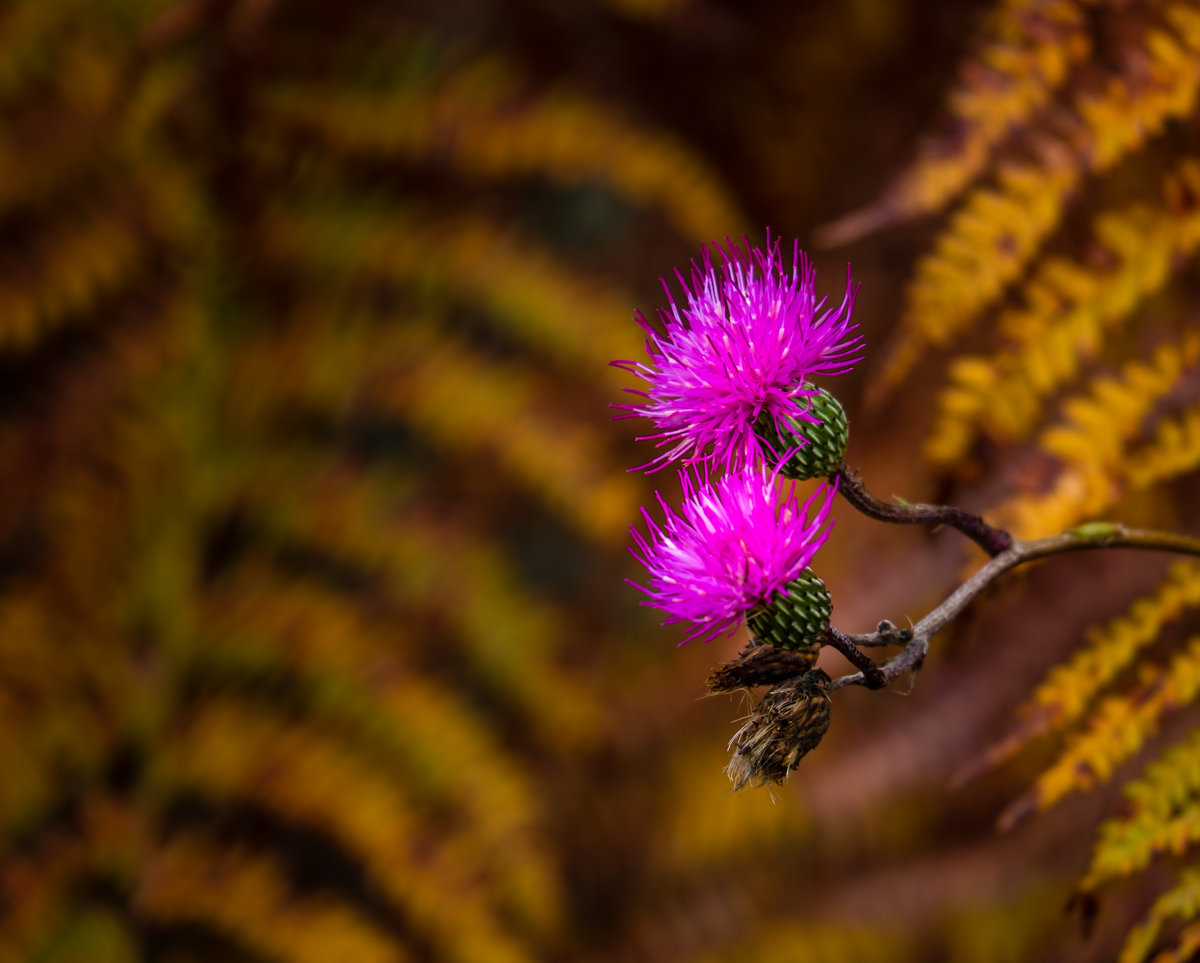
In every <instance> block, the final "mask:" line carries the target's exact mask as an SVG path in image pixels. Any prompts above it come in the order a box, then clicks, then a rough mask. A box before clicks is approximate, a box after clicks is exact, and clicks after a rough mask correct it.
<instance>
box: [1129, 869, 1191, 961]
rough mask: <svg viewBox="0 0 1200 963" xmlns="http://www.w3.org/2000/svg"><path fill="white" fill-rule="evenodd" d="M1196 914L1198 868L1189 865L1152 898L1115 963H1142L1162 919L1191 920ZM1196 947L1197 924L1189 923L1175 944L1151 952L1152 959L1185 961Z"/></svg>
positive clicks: (1155, 942) (1150, 949) (1150, 948)
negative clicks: (1189, 867)
mask: <svg viewBox="0 0 1200 963" xmlns="http://www.w3.org/2000/svg"><path fill="white" fill-rule="evenodd" d="M1198 915H1200V870H1196V869H1194V868H1193V869H1188V870H1184V872H1183V873H1181V874H1180V878H1179V882H1178V884H1176V886H1175V887H1174V888H1172V889H1171V890H1169V891H1167V892H1166V893H1164V894H1163V895H1162V896H1160V897H1159V898H1158V899H1157V900H1155V901H1154V905H1153V906H1152V907H1150V912H1149V913H1148V914H1147V915H1146V918H1145V919H1144V920H1143V921H1142V922H1141V923H1139V924H1138V925H1137V926H1135V927H1134V928H1133V929H1132V930H1130V931H1129V935H1128V936H1127V937H1126V938H1125V945H1124V946H1123V947H1122V948H1121V955H1120V957H1119V958H1118V963H1143V961H1144V960H1145V959H1146V958H1147V957H1148V956H1149V955H1150V954H1151V953H1152V952H1153V950H1154V947H1155V945H1156V944H1157V943H1158V940H1159V934H1160V933H1161V932H1162V928H1163V926H1164V925H1165V924H1166V923H1168V922H1169V921H1170V920H1172V919H1175V918H1178V919H1182V920H1184V921H1188V920H1193V919H1195V918H1196V916H1198ZM1197 948H1200V926H1189V927H1187V928H1186V929H1184V931H1183V932H1182V933H1180V934H1179V937H1178V939H1177V940H1176V945H1175V947H1174V948H1173V949H1171V950H1166V951H1164V952H1162V953H1160V954H1158V955H1157V956H1155V957H1154V963H1186V961H1187V960H1190V959H1192V958H1193V957H1192V951H1194V950H1195V949H1197Z"/></svg>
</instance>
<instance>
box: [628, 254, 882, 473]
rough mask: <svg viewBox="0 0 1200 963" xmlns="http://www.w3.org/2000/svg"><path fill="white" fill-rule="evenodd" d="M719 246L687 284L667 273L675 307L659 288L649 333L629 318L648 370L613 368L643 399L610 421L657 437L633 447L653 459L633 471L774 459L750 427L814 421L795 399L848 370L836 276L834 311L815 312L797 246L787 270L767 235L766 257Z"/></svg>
mask: <svg viewBox="0 0 1200 963" xmlns="http://www.w3.org/2000/svg"><path fill="white" fill-rule="evenodd" d="M725 243H726V247H724V248H723V247H721V246H720V245H714V246H713V247H712V248H707V247H706V248H705V249H704V251H703V254H702V262H703V264H702V266H701V265H700V264H697V263H696V262H694V261H693V262H692V269H691V275H690V283H689V282H688V281H687V280H685V279H684V277H683V275H682V274H681V273H679V272H678V271H677V272H676V277H677V278H678V280H679V284H680V286H681V287H682V288H683V291H684V294H685V298H684V303H683V305H682V306H681V305H680V304H679V303H678V302H677V301H676V300H675V298H674V297H673V296H672V294H671V290H670V287H669V286H668V285H667V283H666V281H665V280H664V281H663V288H664V290H665V291H666V294H667V301H668V305H669V307H667V308H665V309H660V310H659V312H658V317H659V321H660V328H661V330H658V329H656V328H655V327H654V326H652V325H651V324H650V323H649V322H648V321H647V320H646V318H645V317H644V316H643V315H642V314H641V313H640V312H639V313H638V314H637V320H638V323H639V324H641V326H642V328H643V330H645V332H646V336H647V340H646V353H647V354H648V355H649V358H650V360H649V362H648V363H644V362H635V361H614V362H613V364H614V365H615V366H617V367H620V368H623V369H625V370H626V371H628V372H630V373H631V374H634V375H636V376H637V377H639V378H641V379H643V380H644V381H645V382H646V389H645V390H638V389H632V388H630V389H627V390H628V391H630V392H631V393H632V394H636V395H640V396H641V397H642V398H643V399H644V400H643V401H642V402H639V403H636V404H628V405H616V406H615V407H617V408H619V409H621V410H622V411H623V414H622V415H619V416H618V417H644V418H648V419H649V420H650V421H652V422H653V423H654V426H655V428H657V429H658V430H657V431H655V432H654V433H652V434H648V435H643V436H641V437H642V438H643V439H654V440H656V441H657V443H658V447H659V448H662V449H665V450H664V451H662V452H661V453H660V454H659V455H658V456H657V457H656V458H654V459H652V460H651V461H650V462H648V463H647V464H645V465H643V466H641V467H642V468H646V469H650V470H657V469H659V468H662V467H664V466H665V465H667V464H668V463H669V462H671V461H673V460H676V459H682V460H685V461H689V462H700V461H703V462H710V463H712V464H713V465H715V466H719V467H721V468H723V469H724V470H726V471H737V470H738V469H741V468H743V467H745V466H746V465H751V464H754V463H756V462H758V461H761V460H764V459H768V460H769V459H770V458H771V457H772V456H773V454H774V452H773V451H772V450H771V449H770V448H769V447H768V448H764V446H763V444H762V442H761V441H760V439H759V438H758V437H757V435H756V433H755V430H754V426H755V422H756V421H759V419H760V418H762V417H764V416H765V417H766V418H767V419H769V420H770V422H771V423H774V424H776V425H778V426H779V427H780V428H785V427H787V425H788V423H787V422H786V421H785V420H784V419H785V418H792V419H796V420H799V421H809V422H815V420H816V419H815V418H814V416H813V415H812V414H810V413H809V411H808V410H807V409H808V407H809V405H808V400H807V399H808V398H809V397H810V396H812V395H813V394H814V393H815V391H816V389H815V388H814V387H813V386H812V385H809V384H806V382H807V381H808V380H809V379H810V378H812V377H814V376H818V375H834V374H841V373H843V372H845V371H848V370H849V369H850V368H851V366H853V365H854V363H855V362H856V361H858V360H859V358H858V357H857V356H856V352H857V351H858V349H859V347H860V346H861V339H860V338H859V337H858V336H857V335H855V334H854V332H855V330H856V328H857V326H856V325H854V324H852V323H851V321H850V313H851V310H852V309H853V306H854V296H855V294H856V292H857V288H856V287H855V285H854V284H853V283H852V282H851V280H850V273H849V269H848V268H847V272H846V292H845V294H844V296H843V298H842V302H841V304H840V305H839V306H837V307H836V308H829V309H825V299H824V298H822V299H821V300H819V301H818V300H817V296H816V290H815V283H816V272H815V270H814V269H813V267H812V265H811V264H810V263H809V261H808V258H807V257H805V256H804V254H803V253H801V251H800V248H799V243H798V242H797V243H796V244H795V245H794V246H793V249H792V266H791V270H790V271H787V270H785V268H784V266H783V257H782V255H781V253H780V250H779V243H778V241H776V242H775V243H774V244H772V243H771V241H770V236H769V235H768V238H767V247H766V250H762V249H759V248H752V247H751V246H750V242H749V240H746V241H745V248H744V249H743V248H740V247H737V246H736V245H734V244H732V243H730V242H729V241H728V239H727V240H726V242H725ZM714 251H715V253H716V255H717V261H718V263H715V264H714V258H713V254H714Z"/></svg>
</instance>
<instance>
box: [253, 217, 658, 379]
mask: <svg viewBox="0 0 1200 963" xmlns="http://www.w3.org/2000/svg"><path fill="white" fill-rule="evenodd" d="M351 204H352V201H351V200H350V199H347V198H345V197H341V196H334V197H332V198H330V199H329V200H328V201H327V202H326V203H321V204H309V205H307V206H306V207H301V206H300V205H299V204H293V205H292V206H289V207H286V208H285V207H280V208H277V209H273V210H271V211H269V212H267V213H266V214H265V215H264V218H263V225H262V229H263V235H264V236H263V239H262V240H263V244H264V246H265V248H266V249H267V251H268V252H270V254H271V255H272V256H273V257H274V258H277V259H279V260H280V261H282V262H283V263H284V264H287V265H288V266H289V268H291V269H292V270H304V271H308V272H314V273H315V272H319V273H320V274H323V275H326V276H328V277H329V278H330V279H331V280H333V279H336V280H337V281H338V282H339V283H349V282H351V281H353V280H355V279H364V280H377V279H386V280H390V281H391V282H392V283H396V284H401V285H404V286H406V287H408V286H412V287H417V288H420V287H422V286H425V285H430V286H434V287H435V289H440V290H441V292H442V296H443V297H447V296H448V297H451V298H467V299H470V300H473V301H477V302H479V303H482V304H483V305H484V306H485V307H487V308H488V310H489V315H488V320H489V321H491V322H493V323H495V324H497V325H498V326H500V327H502V328H503V329H504V330H505V332H506V333H508V334H511V335H512V336H514V337H515V338H518V339H520V340H521V341H523V342H524V343H525V344H527V345H528V346H529V347H530V348H532V349H533V350H535V351H537V352H539V353H542V354H545V355H548V356H550V357H553V358H555V359H556V361H558V362H559V363H560V364H561V365H562V367H563V368H564V370H568V371H569V372H570V373H571V375H572V376H575V375H577V373H578V372H579V371H581V370H587V371H592V370H594V368H595V364H596V359H597V358H605V359H612V358H625V357H629V356H631V354H633V353H635V352H636V351H637V349H638V348H639V346H640V344H639V338H638V331H637V326H636V325H633V324H631V323H630V322H629V317H630V314H631V311H630V309H629V305H630V304H632V303H633V299H632V298H630V297H627V296H622V295H621V294H620V293H619V292H612V291H610V290H605V289H604V288H602V287H601V286H600V285H599V284H598V283H596V281H595V280H593V279H589V278H585V277H581V276H580V275H578V274H576V273H573V272H571V271H569V270H567V269H566V268H564V267H563V265H562V263H561V261H558V260H556V259H554V258H552V257H550V256H549V255H548V254H547V253H546V252H545V251H542V250H540V249H538V248H536V247H533V246H531V245H529V244H527V243H523V242H521V241H519V240H518V239H517V238H515V237H513V236H511V235H510V234H509V233H508V232H505V231H504V230H503V229H501V228H500V227H499V226H498V225H496V224H493V223H490V222H488V221H486V220H484V219H479V218H476V219H460V220H451V219H447V218H444V217H443V218H438V219H422V218H418V217H414V216H405V215H403V214H402V213H401V212H399V211H397V210H394V209H380V210H376V211H374V212H371V211H367V210H363V209H361V207H360V208H359V209H358V210H355V209H353V208H352V207H351V206H350V205H351ZM601 376H602V377H603V375H601ZM612 383H613V384H616V383H617V379H616V378H615V376H614V377H613V381H612Z"/></svg>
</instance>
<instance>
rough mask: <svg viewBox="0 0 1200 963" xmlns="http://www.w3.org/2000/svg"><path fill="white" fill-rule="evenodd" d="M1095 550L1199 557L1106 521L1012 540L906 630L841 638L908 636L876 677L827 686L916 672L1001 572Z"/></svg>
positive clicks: (1160, 536)
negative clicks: (932, 647)
mask: <svg viewBox="0 0 1200 963" xmlns="http://www.w3.org/2000/svg"><path fill="white" fill-rule="evenodd" d="M993 531H995V529H993ZM1004 534H1007V533H1004ZM1098 548H1137V549H1144V550H1147V551H1158V552H1177V553H1179V554H1182V555H1197V556H1200V539H1196V538H1189V537H1188V536H1186V535H1174V534H1171V533H1168V532H1148V531H1142V530H1139V529H1133V528H1126V527H1125V526H1124V525H1119V524H1115V523H1112V522H1090V523H1088V524H1086V525H1080V526H1079V527H1078V528H1072V529H1070V530H1069V531H1066V532H1063V533H1062V534H1060V535H1051V536H1049V537H1048V538H1035V539H1030V540H1029V541H1026V542H1013V543H1012V545H1011V547H1009V548H1008V549H1006V550H1005V551H1003V552H1001V553H1000V554H998V555H996V556H995V557H994V558H992V559H991V560H990V561H989V562H987V564H985V565H984V566H983V567H982V568H981V569H979V571H977V572H976V573H975V574H974V575H972V576H971V577H970V578H969V579H967V581H965V582H963V584H962V585H960V586H959V587H958V588H957V589H956V590H955V591H954V592H952V593H951V594H950V595H949V596H948V597H947V598H946V600H945V601H944V602H942V604H941V605H939V606H938V607H937V608H935V609H934V610H933V611H932V612H930V613H929V614H928V615H926V616H925V617H924V618H923V619H921V621H920V622H918V623H917V624H916V625H914V626H913V627H912V628H911V629H906V630H904V631H903V632H902V631H900V630H898V629H897V628H896V627H895V626H894V625H892V623H890V622H881V623H880V625H879V630H878V631H876V632H873V633H868V634H866V635H857V636H846V637H845V638H847V639H848V640H849V641H851V642H853V643H854V644H855V645H857V646H869V645H895V644H896V643H897V642H898V641H900V638H901V636H903V635H904V634H906V633H911V636H910V638H909V639H908V640H907V641H906V642H905V643H904V649H903V650H902V651H901V652H900V653H899V654H898V655H896V656H894V657H893V658H892V659H890V660H889V661H887V662H885V663H883V664H882V665H877V666H875V669H876V670H877V671H878V673H879V674H878V675H876V674H875V672H874V671H870V670H868V672H867V673H864V672H861V671H860V672H856V673H854V674H853V675H844V676H842V677H841V678H838V679H834V680H833V683H832V686H831V688H832V689H840V688H842V687H843V686H847V685H865V686H867V687H869V688H878V685H879V679H880V678H882V679H883V681H884V683H885V684H886V683H890V682H894V681H896V680H897V679H899V678H901V677H903V676H904V675H905V674H907V673H908V672H911V671H913V670H915V669H917V668H919V667H920V665H921V662H922V661H923V660H924V658H925V654H926V653H927V652H928V651H929V640H930V639H932V638H933V637H934V636H935V635H936V634H937V633H938V632H940V631H941V630H942V629H943V628H945V627H946V625H947V624H948V623H949V622H950V621H951V620H953V619H954V618H956V617H957V616H958V615H959V613H961V612H962V610H963V609H964V608H966V607H967V605H969V604H970V603H971V602H972V601H973V600H974V598H975V596H977V595H979V593H980V592H982V591H983V590H984V589H986V588H987V587H988V586H989V585H991V584H992V582H994V581H995V580H996V579H998V578H999V577H1000V576H1001V575H1003V574H1004V573H1005V572H1007V571H1009V570H1010V569H1014V568H1016V567H1017V566H1018V565H1024V564H1025V563H1026V562H1032V561H1034V560H1036V559H1039V558H1047V557H1048V556H1051V555H1061V554H1063V553H1064V552H1079V551H1085V550H1089V549H1098ZM839 634H840V633H839ZM860 654H861V653H860Z"/></svg>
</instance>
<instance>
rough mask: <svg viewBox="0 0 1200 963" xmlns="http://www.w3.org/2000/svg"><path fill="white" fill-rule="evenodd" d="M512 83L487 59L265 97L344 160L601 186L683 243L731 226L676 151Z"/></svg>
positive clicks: (634, 128) (562, 97) (562, 98)
mask: <svg viewBox="0 0 1200 963" xmlns="http://www.w3.org/2000/svg"><path fill="white" fill-rule="evenodd" d="M660 5H661V3H660ZM524 88H525V85H523V84H521V83H520V82H519V81H518V80H517V78H516V77H515V76H514V71H513V70H512V69H511V67H509V66H508V65H505V64H503V63H502V62H499V61H496V60H487V61H484V62H481V63H476V64H474V65H472V66H471V67H470V68H468V69H466V70H464V71H462V72H461V73H460V74H458V75H456V76H452V77H449V78H444V79H442V80H440V82H437V83H433V84H427V85H425V86H424V88H423V89H422V88H417V89H402V90H399V91H394V92H391V93H389V94H387V95H382V96H381V95H380V94H378V93H371V94H357V93H354V92H347V91H346V90H345V89H344V88H339V89H336V90H314V89H312V88H311V87H305V88H302V89H298V90H294V91H276V92H275V93H273V94H272V95H270V96H268V98H267V101H268V104H269V116H270V117H271V118H272V122H273V123H277V124H281V125H283V126H284V127H285V128H291V129H293V130H298V131H302V132H305V133H306V134H309V135H311V136H313V137H314V138H315V139H316V141H317V143H319V144H321V145H331V146H333V147H334V148H335V149H336V150H338V151H340V152H342V153H344V154H346V155H349V156H352V157H366V158H378V157H388V158H391V157H401V158H406V159H409V160H415V159H419V160H427V161H437V162H439V163H441V164H446V165H449V166H450V167H452V168H454V169H455V170H457V171H458V172H460V173H462V174H464V175H466V176H468V177H481V178H501V177H504V178H512V177H524V176H529V175H531V174H533V175H539V176H542V177H546V178H549V179H552V180H557V181H560V182H564V183H567V184H578V183H588V182H590V183H597V184H603V185H605V186H607V187H609V188H610V189H611V190H612V191H613V192H614V193H616V194H618V195H619V196H620V197H622V198H623V199H625V200H627V201H630V202H632V203H634V204H637V205H639V206H643V207H659V208H661V209H662V210H663V211H664V213H666V214H667V216H668V217H669V218H670V219H671V220H672V222H673V223H674V226H675V227H676V228H677V229H678V230H679V232H680V233H681V235H682V236H684V237H687V238H692V239H695V240H708V239H710V238H712V237H724V236H725V235H727V234H733V235H735V236H736V235H737V234H739V233H740V232H741V231H742V229H743V225H744V220H743V217H742V216H741V215H740V214H739V212H738V209H737V206H736V204H735V203H734V201H733V199H732V198H731V197H730V195H729V194H728V192H727V191H726V190H725V189H724V188H723V187H722V186H721V185H720V181H719V179H718V178H717V176H716V174H715V172H714V171H712V170H711V169H710V168H709V167H708V166H707V165H706V164H704V163H703V162H702V161H701V160H699V159H698V158H697V157H696V156H695V155H694V154H693V153H692V152H691V151H690V150H688V148H687V147H686V146H685V145H684V144H682V143H680V142H679V141H677V140H675V139H673V138H671V137H668V136H666V135H664V134H661V133H655V132H650V131H647V130H645V129H643V128H641V127H639V126H638V125H637V124H635V123H634V122H632V121H630V120H628V119H626V118H623V117H621V116H619V115H618V114H617V113H616V112H614V111H612V110H610V109H607V108H605V107H603V106H602V105H600V104H598V103H596V102H594V101H592V100H590V99H587V98H585V97H582V96H580V95H578V94H574V93H569V92H567V91H565V90H563V89H562V88H561V87H556V88H553V89H552V90H551V91H550V92H549V93H546V94H541V95H532V96H531V95H530V92H529V91H528V90H527V89H524Z"/></svg>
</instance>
